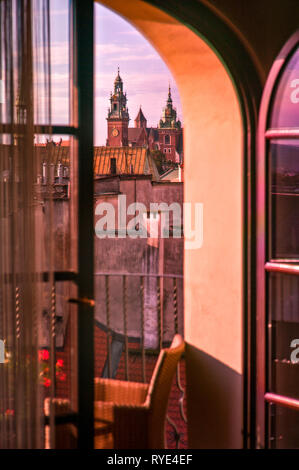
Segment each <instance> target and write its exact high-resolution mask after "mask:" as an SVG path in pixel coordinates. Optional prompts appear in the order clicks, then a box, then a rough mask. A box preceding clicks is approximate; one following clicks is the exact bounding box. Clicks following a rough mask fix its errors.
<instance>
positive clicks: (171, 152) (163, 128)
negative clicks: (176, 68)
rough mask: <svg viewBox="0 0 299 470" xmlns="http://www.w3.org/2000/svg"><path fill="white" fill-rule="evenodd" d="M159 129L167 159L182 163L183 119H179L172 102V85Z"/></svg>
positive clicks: (162, 149)
mask: <svg viewBox="0 0 299 470" xmlns="http://www.w3.org/2000/svg"><path fill="white" fill-rule="evenodd" d="M157 130H158V134H159V148H160V150H161V152H163V153H164V155H165V159H166V160H171V161H172V162H175V163H182V158H183V153H182V147H183V129H182V125H181V121H179V120H178V119H177V112H176V109H175V108H174V107H173V104H172V97H171V89H170V85H169V88H168V98H167V101H166V106H165V107H164V108H163V111H162V117H161V119H160V122H159V124H158V129H157Z"/></svg>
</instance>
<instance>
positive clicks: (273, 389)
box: [257, 33, 299, 448]
mask: <svg viewBox="0 0 299 470" xmlns="http://www.w3.org/2000/svg"><path fill="white" fill-rule="evenodd" d="M258 179H259V180H258V220H259V222H258V311H257V318H258V325H257V332H258V342H257V344H258V346H257V348H258V350H257V357H258V431H259V432H258V435H260V436H261V442H260V445H261V446H265V447H268V448H298V446H299V443H298V432H299V393H298V378H299V359H297V357H298V354H296V347H297V348H298V345H299V339H298V338H299V311H298V301H299V277H298V275H299V217H298V214H299V34H298V33H297V34H295V36H294V37H293V38H292V39H291V40H290V41H289V42H288V43H287V45H286V46H285V48H284V49H283V50H282V52H281V54H280V55H279V57H278V58H277V60H276V61H275V63H274V65H273V67H272V70H271V72H270V75H269V79H268V82H267V85H266V88H265V92H264V97H263V101H262V107H261V114H260V128H259V162H258ZM297 351H298V350H297ZM263 437H264V439H265V441H264V442H263Z"/></svg>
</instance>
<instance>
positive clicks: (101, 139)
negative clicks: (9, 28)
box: [50, 0, 183, 145]
mask: <svg viewBox="0 0 299 470" xmlns="http://www.w3.org/2000/svg"><path fill="white" fill-rule="evenodd" d="M50 1H51V35H52V40H51V43H52V48H51V49H52V57H51V58H52V86H53V122H56V123H59V124H67V123H68V24H67V16H68V15H67V5H68V0H50ZM95 18H96V20H95V57H96V63H95V73H96V77H95V100H96V101H95V111H96V116H95V145H105V143H106V134H107V130H106V128H107V122H106V116H107V109H108V106H109V97H110V91H112V90H113V82H114V79H115V76H116V74H117V67H118V66H119V67H120V75H121V77H122V79H123V82H124V90H125V91H126V92H127V97H128V108H129V114H130V118H131V121H130V124H129V125H130V126H134V119H135V117H136V115H137V112H138V109H139V106H140V105H142V110H143V113H144V115H145V117H146V118H147V121H148V126H153V127H156V126H157V124H158V122H159V119H160V116H161V113H162V108H163V106H165V103H166V99H167V93H168V84H169V83H170V85H171V89H172V97H173V102H174V106H175V107H176V108H177V112H178V118H179V119H181V120H183V119H182V118H183V116H182V111H181V103H180V98H179V93H178V90H177V87H176V84H175V82H174V79H173V77H172V75H171V73H170V71H169V69H168V68H167V66H166V64H165V63H164V62H163V60H162V59H161V57H160V56H159V54H157V52H156V51H155V49H154V48H153V47H152V46H151V45H150V44H149V42H148V41H147V40H146V39H144V37H143V36H142V35H141V34H140V33H139V32H138V31H137V30H136V29H135V28H133V27H132V26H131V25H130V24H129V23H128V22H127V21H125V20H124V19H123V18H121V17H120V16H118V15H116V14H115V13H113V12H112V11H110V10H108V9H107V8H105V7H103V6H101V5H99V4H98V3H96V4H95Z"/></svg>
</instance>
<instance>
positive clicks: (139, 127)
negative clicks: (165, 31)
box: [106, 70, 183, 163]
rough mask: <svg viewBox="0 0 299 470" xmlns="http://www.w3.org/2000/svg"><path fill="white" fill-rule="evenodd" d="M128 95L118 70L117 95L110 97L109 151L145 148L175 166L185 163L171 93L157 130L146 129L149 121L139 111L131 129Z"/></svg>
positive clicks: (108, 122) (115, 91) (178, 123)
mask: <svg viewBox="0 0 299 470" xmlns="http://www.w3.org/2000/svg"><path fill="white" fill-rule="evenodd" d="M129 121H130V117H129V111H128V107H127V94H126V93H124V91H123V81H122V79H121V77H120V75H119V70H118V73H117V76H116V79H115V80H114V91H113V93H111V96H110V108H109V109H108V116H107V143H106V145H107V146H108V147H127V146H129V147H139V146H146V147H147V148H148V149H149V150H150V151H154V150H156V151H160V152H162V153H163V154H165V159H166V160H170V161H172V162H174V163H182V162H183V128H182V125H181V122H180V121H179V120H178V119H177V112H176V109H175V108H174V107H173V102H172V97H171V89H170V86H169V89H168V98H167V102H166V106H165V107H164V108H163V111H162V117H161V119H160V121H159V124H158V126H157V127H147V119H146V118H145V116H144V114H143V111H142V109H141V106H140V109H139V111H138V114H137V116H136V118H135V120H134V123H135V127H129Z"/></svg>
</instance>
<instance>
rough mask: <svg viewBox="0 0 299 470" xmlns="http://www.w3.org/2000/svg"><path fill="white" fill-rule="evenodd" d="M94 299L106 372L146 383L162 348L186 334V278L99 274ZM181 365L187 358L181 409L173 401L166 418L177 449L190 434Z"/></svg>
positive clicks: (180, 383)
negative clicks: (102, 332)
mask: <svg viewBox="0 0 299 470" xmlns="http://www.w3.org/2000/svg"><path fill="white" fill-rule="evenodd" d="M95 300H96V303H95V305H96V307H95V317H96V320H97V322H98V324H99V325H100V327H101V329H102V331H104V332H105V338H103V340H104V341H105V343H106V344H105V348H106V360H105V364H104V367H103V369H102V376H103V377H108V378H116V377H117V378H121V379H123V380H133V381H136V380H140V381H142V382H147V381H148V380H149V379H150V377H151V373H152V369H153V367H154V364H155V361H156V358H157V357H158V354H159V352H160V350H161V349H162V347H167V346H169V345H170V343H171V340H172V338H173V336H174V335H175V334H176V333H180V334H183V310H184V307H183V276H182V275H179V274H175V275H173V274H156V273H154V274H152V273H119V272H117V273H105V272H96V273H95ZM132 358H133V360H134V362H133V366H132V364H131V359H132ZM130 364H131V365H130ZM182 367H184V359H183V360H182V361H181V363H180V364H179V365H178V368H177V375H176V387H177V389H176V392H177V393H175V395H176V399H177V403H176V407H177V410H174V409H173V408H174V406H173V404H172V406H170V408H169V413H168V416H167V420H168V423H169V425H170V428H169V433H168V441H169V440H172V441H174V442H175V447H177V448H178V447H180V446H181V445H182V442H183V440H184V438H185V434H186V415H185V410H184V406H185V403H184V399H185V395H184V394H185V390H184V387H183V381H182V377H181V376H182ZM173 388H174V387H173ZM173 391H174V390H173ZM178 417H179V421H180V423H177V422H176V421H178ZM170 429H171V430H170ZM169 435H171V438H170V439H169ZM172 444H173V442H172Z"/></svg>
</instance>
